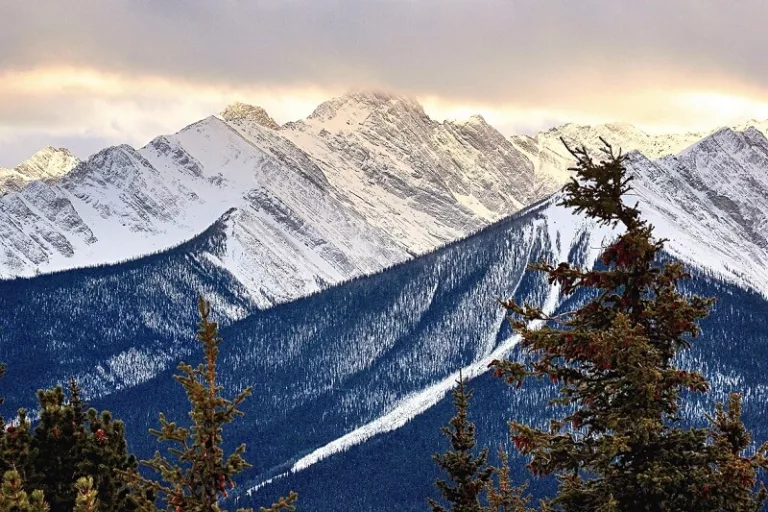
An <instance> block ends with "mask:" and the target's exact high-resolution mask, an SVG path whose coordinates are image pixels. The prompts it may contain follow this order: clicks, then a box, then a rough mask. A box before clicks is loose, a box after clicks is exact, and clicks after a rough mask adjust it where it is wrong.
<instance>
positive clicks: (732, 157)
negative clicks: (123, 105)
mask: <svg viewBox="0 0 768 512" xmlns="http://www.w3.org/2000/svg"><path fill="white" fill-rule="evenodd" d="M745 127H753V128H749V129H746V131H744V132H743V134H742V132H739V131H734V130H730V131H726V132H716V133H715V134H713V135H710V136H708V137H706V138H704V139H700V134H683V135H674V136H672V135H670V136H654V135H648V134H646V133H644V132H642V131H640V130H638V129H636V128H634V127H632V126H630V125H625V124H610V125H602V126H596V127H587V126H577V125H565V126H563V127H560V128H556V129H552V130H549V131H547V132H544V133H541V134H539V135H537V136H536V137H525V136H521V137H512V138H506V137H504V136H502V135H501V134H500V133H499V132H498V131H496V130H495V129H494V128H492V127H491V126H489V125H488V124H487V123H486V122H485V120H484V119H483V118H482V117H480V116H474V117H471V118H470V119H468V120H466V121H446V122H442V123H440V122H437V121H434V120H432V119H430V118H429V117H428V116H427V115H426V114H425V113H424V110H423V108H422V107H421V105H419V104H418V103H417V102H416V101H414V100H413V99H409V98H406V97H402V96H397V95H392V94H387V93H381V92H362V91H354V92H351V93H348V94H346V95H344V96H341V97H339V98H335V99H332V100H330V101H327V102H325V103H323V104H321V105H320V106H319V107H317V109H316V110H315V112H314V113H313V114H312V115H310V116H309V117H308V118H307V119H305V120H303V121H298V122H293V123H287V124H286V125H284V126H282V127H281V126H279V125H278V124H277V123H276V122H275V121H274V120H273V119H272V118H271V117H269V115H268V114H267V113H266V112H265V111H264V110H263V109H261V108H259V107H255V106H250V105H244V104H242V103H235V104H233V105H231V106H229V107H227V109H225V111H224V112H223V113H222V115H221V117H214V116H211V117H208V118H206V119H204V120H202V121H199V122H197V123H195V124H193V125H191V126H188V127H187V128H185V129H183V130H181V131H180V132H178V133H176V134H174V135H168V136H160V137H157V138H156V139H154V140H153V141H152V142H150V143H149V144H148V145H147V146H145V147H144V148H141V149H139V150H136V149H134V148H131V147H129V146H125V145H123V146H116V147H111V148H107V149H104V150H102V151H100V152H99V153H97V154H95V155H93V156H92V157H91V158H89V159H88V160H87V161H85V162H78V161H77V159H76V158H75V157H74V156H72V155H71V154H70V153H69V152H67V151H66V150H55V149H53V148H46V149H44V150H43V151H41V152H40V153H38V154H37V155H35V156H34V157H33V158H32V159H30V160H29V161H27V162H25V163H24V164H22V165H20V166H18V167H16V168H15V169H13V170H3V171H0V187H2V186H3V185H2V183H6V185H5V186H6V188H8V189H13V191H8V192H7V193H5V194H4V195H0V278H3V277H13V276H26V275H32V274H35V273H47V272H51V271H57V270H64V269H69V268H73V267H81V266H88V265H96V264H103V263H110V262H116V261H121V260H125V259H129V258H135V257H138V256H141V255H144V254H148V253H152V252H157V251H161V250H164V249H167V248H169V247H171V246H174V245H177V244H179V243H181V242H183V241H185V240H189V239H190V238H192V237H193V236H195V235H196V234H198V233H200V232H202V231H203V230H205V229H206V228H207V227H208V226H210V225H211V224H212V223H213V222H215V221H216V220H217V219H219V218H220V217H221V216H222V215H225V213H226V215H227V226H228V229H229V231H228V236H227V237H226V241H225V243H223V245H222V247H221V249H220V250H219V251H217V252H216V253H215V254H213V253H211V254H209V256H208V257H210V258H211V261H213V262H215V263H216V264H217V265H220V266H222V267H223V268H225V269H227V270H228V271H230V272H231V273H232V274H234V275H235V276H236V277H237V279H239V280H240V282H241V284H243V285H244V286H245V287H246V288H247V289H249V290H251V293H252V295H253V300H254V301H255V302H256V303H258V304H259V305H260V306H262V307H265V306H269V305H272V304H275V303H279V302H284V301H287V300H291V299H294V298H297V297H300V296H303V295H306V294H308V293H312V292H315V291H317V290H320V289H322V288H325V287H327V286H328V285H329V284H332V283H337V282H340V281H342V280H345V279H349V278H351V277H355V276H358V275H361V274H367V273H371V272H377V271H379V270H381V269H383V268H385V267H387V266H389V265H392V264H394V263H398V262H401V261H404V260H405V259H408V258H410V257H412V256H413V255H417V254H421V253H424V252H427V251H430V250H432V249H434V248H436V247H438V246H440V245H443V244H445V243H447V242H450V241H453V240H456V239H458V238H462V237H464V236H466V235H468V234H470V233H472V232H475V231H477V230H479V229H481V228H483V227H484V226H487V225H488V224H490V223H492V222H494V221H496V220H498V219H500V218H503V217H505V216H508V215H510V214H511V213H513V212H515V211H518V210H519V209H521V208H522V207H524V206H526V205H528V204H531V203H532V202H534V201H536V200H538V199H540V198H542V197H546V196H548V195H549V194H551V193H553V192H554V191H556V190H557V189H558V188H560V187H561V186H562V184H563V183H564V182H565V180H567V179H568V177H569V172H568V171H567V167H568V166H569V165H570V163H571V158H570V155H569V154H568V153H567V151H566V150H565V148H564V147H563V146H562V144H561V142H560V140H559V139H560V137H563V138H565V139H566V140H568V141H569V142H571V143H572V144H585V145H586V146H587V148H588V149H591V150H592V151H597V150H598V148H599V146H600V142H599V138H600V137H602V138H605V139H606V140H608V141H609V142H611V143H613V144H614V145H615V146H616V147H617V148H618V147H620V148H622V149H624V150H625V151H628V150H637V151H639V153H637V154H633V155H632V158H631V167H632V170H633V172H635V174H636V175H637V183H638V191H637V193H638V194H639V195H640V197H643V198H645V199H646V200H647V201H646V202H648V203H649V204H652V205H653V208H652V211H650V210H649V216H651V217H652V218H654V219H655V221H656V222H657V223H658V224H659V225H660V228H659V229H665V230H666V231H668V232H670V233H677V235H676V236H678V237H679V238H680V240H682V241H685V244H686V247H694V246H695V247H698V248H700V249H701V248H703V249H701V250H703V251H704V252H705V253H706V254H707V257H708V258H710V259H711V260H712V264H711V268H712V270H713V271H714V272H718V273H721V274H729V275H733V276H736V277H734V279H740V280H742V281H750V282H752V284H753V285H754V286H756V287H758V288H759V289H760V290H765V289H768V287H766V285H765V282H766V280H765V279H764V277H763V276H762V274H761V271H760V269H759V268H758V269H754V268H751V262H753V261H757V262H766V261H768V256H766V249H765V246H766V227H765V224H766V219H765V217H764V215H763V214H762V213H761V212H764V211H768V204H766V203H768V199H766V194H765V188H764V184H765V173H766V169H768V164H766V160H765V156H764V154H765V152H766V151H768V146H766V141H765V138H764V137H763V136H762V134H761V133H760V132H759V131H758V129H766V128H768V124H766V123H759V122H756V121H753V122H750V123H747V124H746V125H745ZM754 127H757V128H758V129H755V128H754ZM686 147H688V149H686V150H685V151H683V152H682V153H681V152H680V151H682V150H683V149H684V148H686ZM678 153H679V156H678V157H674V158H673V157H672V156H664V155H672V154H678ZM643 155H644V156H643ZM657 157H661V158H657ZM653 158H657V159H656V160H653ZM3 173H4V174H3ZM2 176H5V180H6V181H5V182H2V179H3V178H2ZM681 243H682V242H681ZM702 244H703V245H702ZM686 254H687V252H686V251H682V252H681V253H680V254H679V256H680V257H681V258H685V257H686Z"/></svg>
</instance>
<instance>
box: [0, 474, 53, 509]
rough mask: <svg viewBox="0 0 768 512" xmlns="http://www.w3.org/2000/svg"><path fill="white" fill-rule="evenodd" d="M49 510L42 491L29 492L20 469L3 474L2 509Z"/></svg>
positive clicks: (0, 504) (0, 505) (0, 497)
mask: <svg viewBox="0 0 768 512" xmlns="http://www.w3.org/2000/svg"><path fill="white" fill-rule="evenodd" d="M49 510H50V508H49V507H48V504H47V503H46V502H45V497H44V496H43V492H42V491H39V490H37V491H33V492H32V493H31V494H29V495H28V494H27V491H25V490H24V483H23V481H22V479H21V475H20V474H19V472H18V471H16V470H10V471H6V472H5V473H4V474H3V485H2V488H0V511H2V512H48V511H49Z"/></svg>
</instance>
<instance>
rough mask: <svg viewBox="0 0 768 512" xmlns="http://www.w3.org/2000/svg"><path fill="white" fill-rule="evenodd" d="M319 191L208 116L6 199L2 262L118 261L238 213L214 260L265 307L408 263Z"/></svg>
mask: <svg viewBox="0 0 768 512" xmlns="http://www.w3.org/2000/svg"><path fill="white" fill-rule="evenodd" d="M283 143H284V144H283V145H285V141H283ZM294 152H296V153H298V151H294ZM294 156H295V155H294ZM299 161H300V162H299ZM297 162H299V164H303V165H302V166H297ZM323 186H324V178H323V175H322V173H321V172H319V169H316V168H315V167H314V166H313V165H312V164H311V162H310V161H309V160H308V159H306V158H304V159H303V160H302V156H301V155H299V156H295V159H294V160H291V159H290V158H289V157H288V156H287V153H286V152H278V153H277V156H275V155H274V154H272V153H270V152H269V151H268V150H264V149H261V148H259V147H257V146H256V145H255V144H254V143H253V142H251V141H248V140H246V139H244V138H243V137H241V136H240V135H239V134H238V133H237V132H236V131H235V130H234V129H232V128H231V127H229V126H228V125H227V124H226V123H225V122H224V121H222V120H220V119H218V118H215V117H209V118H207V119H205V120H203V121H200V122H198V123H196V124H194V125H192V126H189V127H187V128H185V129H184V130H182V131H181V132H179V133H177V134H176V135H173V136H168V137H158V138H157V139H155V140H153V141H152V142H151V143H150V144H148V145H147V146H146V147H144V148H142V149H141V150H139V151H136V150H134V149H133V148H131V147H129V146H119V147H114V148H108V149H106V150H103V151H101V152H99V153H97V154H96V155H94V156H93V157H91V158H90V159H89V160H88V161H86V162H83V163H81V164H80V165H78V166H77V167H76V168H75V169H74V170H73V171H72V172H71V173H69V174H68V175H67V176H64V177H63V178H61V179H60V180H58V181H57V182H55V183H51V184H46V183H44V182H40V181H38V182H34V183H33V184H31V185H29V186H27V187H26V188H25V189H24V190H22V191H21V192H19V193H9V194H6V195H5V196H4V197H2V198H0V230H2V235H3V236H2V237H1V238H0V247H2V251H1V252H0V262H1V263H2V268H3V270H4V273H5V274H6V275H14V274H16V275H18V274H25V273H29V272H30V270H31V267H32V265H34V266H35V268H37V269H40V270H57V269H62V268H68V267H72V266H83V265H89V264H94V263H103V262H110V261H118V260H122V259H125V258H128V257H134V256H138V255H141V254H146V253H150V252H154V251H157V250H159V249H163V248H166V247H168V246H171V245H175V244H178V243H180V242H182V241H184V240H187V239H189V238H191V237H192V236H194V235H195V234H197V233H199V232H201V231H203V230H204V229H206V228H207V227H208V226H209V225H211V224H212V223H213V222H214V221H216V219H218V218H219V217H220V216H221V215H222V214H223V213H224V212H227V211H229V210H231V209H233V208H234V209H235V211H233V212H232V213H231V214H230V216H229V220H230V224H229V226H230V234H229V237H228V238H227V242H226V247H222V249H221V251H220V252H219V253H218V254H215V255H214V254H211V255H210V257H211V258H215V259H216V261H217V263H218V264H220V265H222V266H225V267H226V268H228V269H229V270H230V271H231V272H232V273H234V274H235V275H236V276H237V277H238V278H240V280H241V282H242V283H243V284H245V285H246V286H247V287H248V288H249V289H250V290H251V292H252V294H253V298H254V300H255V301H256V302H257V303H258V304H259V305H260V306H262V307H266V306H269V305H271V304H274V303H276V302H282V301H285V300H290V299H292V298H296V297H298V296H302V295H306V294H308V293H312V292H314V291H317V290H319V289H321V288H323V287H325V286H327V284H329V283H334V282H338V281H340V280H342V279H347V278H349V277H352V276H355V275H359V274H361V273H369V272H373V271H376V270H379V269H381V268H383V267H385V266H387V265H389V264H392V263H395V262H397V261H401V260H403V259H405V258H406V257H407V253H406V252H405V250H404V249H403V248H402V247H401V246H400V245H399V244H398V243H397V242H395V241H394V240H393V239H391V238H388V237H386V236H385V235H383V234H381V233H379V232H378V231H377V230H376V229H374V228H372V227H370V226H369V225H368V224H367V223H366V222H365V220H364V219H363V218H361V217H360V216H359V215H357V214H356V213H355V212H353V211H351V210H350V209H349V208H346V207H345V205H343V204H341V203H340V202H339V201H337V200H336V199H334V197H333V196H332V195H330V194H328V193H326V192H325V191H324V190H323Z"/></svg>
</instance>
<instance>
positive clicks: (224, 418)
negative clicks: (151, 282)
mask: <svg viewBox="0 0 768 512" xmlns="http://www.w3.org/2000/svg"><path fill="white" fill-rule="evenodd" d="M198 312H199V314H200V323H199V330H198V333H197V339H198V341H199V342H200V343H201V345H202V349H203V356H204V363H203V364H200V365H198V366H197V367H192V366H190V365H188V364H185V363H181V364H180V365H179V371H180V372H181V375H176V376H175V379H176V381H177V382H179V383H180V384H181V385H182V387H183V388H184V391H185V392H186V395H187V399H188V400H189V403H190V406H191V410H190V412H189V417H190V420H191V423H192V424H191V427H189V428H186V427H182V426H179V425H177V424H176V423H175V422H171V421H169V420H167V419H166V418H165V415H163V414H162V413H161V414H160V429H159V430H155V429H152V430H150V433H151V434H152V435H154V436H155V437H156V438H157V440H158V441H159V442H167V443H171V444H172V446H173V447H171V448H169V450H168V451H169V455H170V457H167V456H164V455H161V454H160V452H156V453H155V456H154V457H153V458H152V459H150V460H146V461H141V463H142V464H143V465H145V466H146V467H148V468H150V469H152V470H154V471H155V472H156V473H158V474H159V475H160V477H161V478H162V481H156V480H153V479H149V478H146V477H144V476H142V475H141V474H139V473H138V472H127V473H125V475H126V477H127V478H128V479H129V481H130V482H131V486H132V487H133V488H134V489H135V490H136V491H137V493H136V494H135V495H134V500H135V503H136V504H137V505H138V507H139V509H140V510H142V511H147V512H149V511H155V510H158V509H157V508H156V504H155V499H154V497H155V496H157V497H161V498H162V499H163V500H164V502H165V507H164V508H165V510H168V511H172V512H218V511H220V510H222V509H221V508H219V501H220V500H221V499H222V498H226V497H227V494H228V489H230V488H232V487H234V485H235V483H234V480H233V478H234V477H235V475H237V474H238V473H240V472H241V471H243V470H244V469H246V468H248V467H250V465H249V464H248V463H247V462H246V461H245V459H244V458H243V454H244V452H245V445H244V444H241V445H240V446H238V447H237V448H236V449H235V451H234V452H233V453H232V454H230V455H229V456H227V457H225V455H224V450H223V449H222V441H223V437H222V430H223V427H224V426H225V425H227V424H229V423H232V422H233V421H234V420H235V419H236V418H237V417H239V416H242V414H243V413H242V411H240V409H239V407H240V405H241V404H242V403H243V401H244V400H245V399H246V398H247V397H248V396H249V395H250V394H251V388H250V387H249V388H246V389H245V390H243V391H242V392H240V393H239V394H238V395H237V396H236V397H235V398H234V399H232V400H229V399H226V398H223V397H222V396H221V394H220V393H221V390H222V387H221V386H220V385H219V384H217V382H216V376H217V369H216V360H217V358H218V355H219V345H220V343H221V342H222V340H221V339H220V338H219V337H218V325H217V323H216V322H214V321H212V320H211V319H210V306H209V304H208V303H207V302H206V301H205V300H203V298H202V297H201V298H200V299H199V300H198ZM148 496H149V497H148ZM296 499H297V495H296V494H295V493H293V492H292V493H291V494H290V496H288V497H287V498H281V499H280V500H279V501H278V502H277V503H275V504H274V505H272V507H270V508H269V509H264V508H262V511H269V512H278V511H280V510H294V509H295V507H294V505H293V504H294V502H295V501H296ZM242 512H245V511H242Z"/></svg>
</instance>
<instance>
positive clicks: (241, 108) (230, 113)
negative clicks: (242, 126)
mask: <svg viewBox="0 0 768 512" xmlns="http://www.w3.org/2000/svg"><path fill="white" fill-rule="evenodd" d="M221 117H222V118H224V120H225V121H228V122H233V121H252V122H254V123H256V124H258V125H260V126H263V127H264V128H269V129H270V130H279V129H280V125H279V124H277V122H275V120H274V119H272V118H271V117H270V116H269V114H267V111H266V110H264V109H263V108H261V107H258V106H254V105H248V104H246V103H240V102H239V101H236V102H235V103H232V104H231V105H229V106H227V108H225V109H224V111H223V112H222V113H221Z"/></svg>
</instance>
